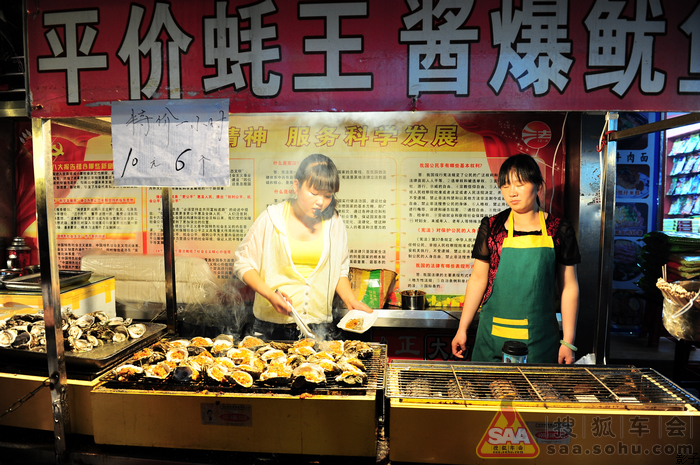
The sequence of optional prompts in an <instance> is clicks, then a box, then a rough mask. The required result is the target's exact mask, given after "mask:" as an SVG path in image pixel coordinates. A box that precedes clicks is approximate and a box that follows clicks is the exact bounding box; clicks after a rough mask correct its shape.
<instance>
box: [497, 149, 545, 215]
mask: <svg viewBox="0 0 700 465" xmlns="http://www.w3.org/2000/svg"><path fill="white" fill-rule="evenodd" d="M510 173H513V174H514V176H515V177H516V178H517V179H518V180H519V181H520V182H530V183H532V184H534V185H535V188H536V189H537V191H539V189H540V187H541V186H544V185H545V184H544V178H543V177H542V172H541V171H540V167H539V166H538V165H537V162H536V161H535V159H534V158H532V157H531V156H530V155H525V154H524V153H519V154H517V155H512V156H510V157H508V159H507V160H506V161H504V162H503V164H502V165H501V169H500V170H499V171H498V187H499V188H500V187H503V186H504V185H506V184H508V183H509V182H510ZM537 206H538V207H539V206H540V197H539V196H537Z"/></svg>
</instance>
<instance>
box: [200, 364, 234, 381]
mask: <svg viewBox="0 0 700 465" xmlns="http://www.w3.org/2000/svg"><path fill="white" fill-rule="evenodd" d="M229 371H230V370H229V369H228V368H226V367H225V366H224V365H221V364H219V363H212V364H210V365H209V366H207V367H206V368H205V373H206V374H207V378H208V379H210V380H211V381H214V382H217V383H224V382H226V375H228V373H229Z"/></svg>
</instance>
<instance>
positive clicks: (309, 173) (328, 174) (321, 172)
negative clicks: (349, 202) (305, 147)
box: [294, 153, 340, 218]
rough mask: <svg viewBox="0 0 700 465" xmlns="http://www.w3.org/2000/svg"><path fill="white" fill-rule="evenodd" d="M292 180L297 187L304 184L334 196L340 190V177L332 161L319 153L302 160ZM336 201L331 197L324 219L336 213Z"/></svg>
mask: <svg viewBox="0 0 700 465" xmlns="http://www.w3.org/2000/svg"><path fill="white" fill-rule="evenodd" d="M294 179H296V180H297V181H299V187H301V185H302V184H304V183H305V182H307V183H308V186H309V187H311V188H313V189H316V190H319V191H327V192H333V193H334V194H335V193H336V192H338V191H339V190H340V175H339V174H338V168H336V167H335V163H333V160H331V159H330V158H328V157H327V156H325V155H322V154H320V153H314V154H313V155H309V156H308V157H306V158H304V160H303V161H302V162H301V164H300V165H299V168H297V173H296V174H295V175H294ZM335 207H336V199H335V195H333V200H331V203H330V205H329V206H328V208H326V210H325V211H324V212H323V217H324V218H330V217H331V216H332V215H333V213H336V208H335Z"/></svg>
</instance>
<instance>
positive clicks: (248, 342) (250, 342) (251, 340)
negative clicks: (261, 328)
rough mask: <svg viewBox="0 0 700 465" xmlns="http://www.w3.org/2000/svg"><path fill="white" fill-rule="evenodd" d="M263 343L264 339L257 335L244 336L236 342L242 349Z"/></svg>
mask: <svg viewBox="0 0 700 465" xmlns="http://www.w3.org/2000/svg"><path fill="white" fill-rule="evenodd" d="M264 344H265V341H263V340H262V339H260V338H259V337H255V336H246V337H244V338H243V339H242V340H241V342H239V343H238V347H240V348H243V349H250V348H252V347H258V346H261V345H264Z"/></svg>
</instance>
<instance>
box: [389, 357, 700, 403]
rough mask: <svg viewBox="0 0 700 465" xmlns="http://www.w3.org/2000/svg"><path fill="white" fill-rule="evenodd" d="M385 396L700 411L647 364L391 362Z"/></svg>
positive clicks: (466, 401) (405, 400)
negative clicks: (641, 365)
mask: <svg viewBox="0 0 700 465" xmlns="http://www.w3.org/2000/svg"><path fill="white" fill-rule="evenodd" d="M386 396H387V397H389V398H397V399H401V401H403V402H411V401H435V400H438V401H442V402H459V403H464V404H465V405H470V404H473V405H489V404H491V405H493V404H498V403H500V402H502V401H503V400H512V401H513V402H515V403H520V404H534V405H537V406H553V407H563V406H569V407H575V408H601V407H604V408H607V409H625V410H634V409H638V410H639V409H641V410H664V411H670V410H679V411H684V410H686V408H687V406H692V407H693V408H696V409H700V400H698V399H697V398H695V397H694V396H692V395H690V394H689V393H688V392H686V391H684V390H682V389H680V388H679V387H678V386H677V385H675V384H673V383H672V382H670V381H669V380H668V379H666V378H665V377H664V376H662V375H660V374H659V373H658V372H656V371H655V370H653V369H651V368H636V367H633V366H623V367H597V366H590V367H565V366H561V365H541V366H538V365H527V364H517V365H503V364H498V365H491V366H490V365H471V364H452V363H444V364H440V363H439V362H437V363H436V362H433V363H428V362H425V363H423V362H397V361H392V363H391V364H390V365H389V369H388V373H387V388H386Z"/></svg>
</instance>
